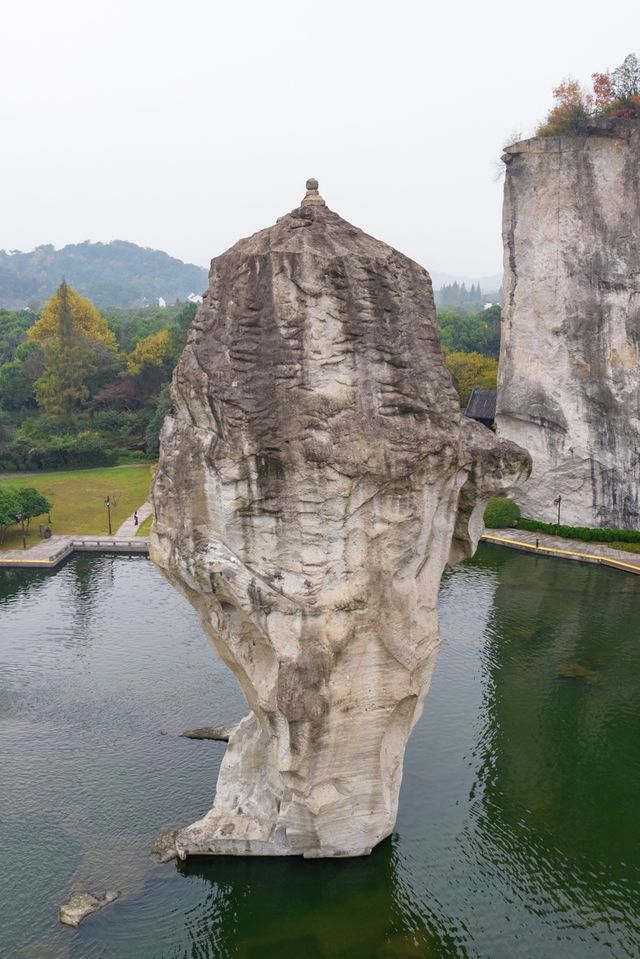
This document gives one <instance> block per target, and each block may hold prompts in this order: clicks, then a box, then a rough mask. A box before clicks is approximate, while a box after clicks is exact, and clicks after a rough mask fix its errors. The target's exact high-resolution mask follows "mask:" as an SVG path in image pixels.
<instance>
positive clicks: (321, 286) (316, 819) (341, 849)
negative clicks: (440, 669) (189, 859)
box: [151, 181, 530, 858]
mask: <svg viewBox="0 0 640 959" xmlns="http://www.w3.org/2000/svg"><path fill="white" fill-rule="evenodd" d="M307 187H308V191H307V195H306V197H305V198H304V200H303V202H302V204H301V206H300V207H299V208H298V209H296V210H294V211H293V212H292V213H290V214H288V215H287V216H284V217H282V218H281V219H280V220H279V221H278V222H277V224H276V225H275V226H273V227H271V228H270V229H267V230H263V231H262V232H260V233H257V234H255V235H254V236H252V237H250V238H249V239H246V240H241V241H240V242H239V243H237V244H236V245H235V246H234V247H232V248H231V249H230V250H228V251H227V252H226V253H224V254H223V255H222V256H219V257H218V258H217V259H215V260H213V262H212V264H211V271H210V285H209V290H208V292H207V293H206V294H205V297H204V302H203V305H202V307H201V308H200V309H199V311H198V314H197V316H196V318H195V320H194V322H193V324H192V327H191V330H190V333H189V339H188V343H187V346H186V348H185V351H184V353H183V355H182V358H181V360H180V363H179V365H178V368H177V370H176V372H175V375H174V380H173V386H172V395H173V410H172V412H171V413H170V414H169V415H168V416H167V418H166V420H165V424H164V428H163V431H162V440H161V456H160V463H159V466H158V470H157V472H156V476H155V481H154V488H153V501H154V509H155V521H154V525H153V530H152V533H151V555H152V558H153V559H154V560H155V562H156V563H158V565H159V566H160V567H161V568H162V569H163V570H164V571H165V573H166V575H167V576H168V577H169V579H170V580H171V581H172V582H173V583H174V584H175V585H177V586H178V587H179V588H180V589H181V590H182V591H183V593H184V594H185V595H186V596H187V597H188V599H189V600H190V601H191V602H192V603H193V605H194V606H195V607H196V609H197V610H198V611H199V613H200V617H201V620H202V623H203V626H204V629H205V630H206V632H207V635H208V636H209V638H210V639H211V641H212V642H213V644H214V646H215V648H216V649H217V651H218V653H219V654H220V656H221V657H222V659H223V660H224V662H225V663H226V664H227V665H228V666H229V667H230V668H231V669H232V670H233V672H234V673H235V675H236V677H237V679H238V681H239V683H240V685H241V687H242V690H243V692H244V695H245V697H246V699H247V701H248V703H249V706H250V707H251V713H250V714H249V715H248V716H247V717H246V718H245V719H244V720H243V721H242V722H241V723H240V724H239V725H238V726H237V727H236V728H235V729H234V730H233V732H232V733H231V736H230V738H229V745H228V747H227V750H226V752H225V756H224V759H223V761H222V764H221V767H220V774H219V777H218V784H217V788H216V795H215V802H214V805H213V808H212V809H211V811H210V812H209V813H207V814H206V815H205V816H204V818H203V819H201V820H199V821H198V822H196V823H194V824H193V825H192V826H189V827H187V828H186V829H183V830H181V831H180V832H179V833H178V835H177V837H176V847H177V850H178V854H179V855H180V856H181V857H182V858H184V857H185V856H187V855H191V854H193V855H196V854H197V855H203V854H204V855H206V854H225V855H245V854H246V855H291V854H302V855H304V856H353V855H360V854H365V853H368V852H370V850H371V849H372V847H373V846H374V845H375V844H376V843H378V842H380V840H382V839H384V837H385V836H388V835H389V833H390V832H391V831H392V829H393V826H394V823H395V819H396V812H397V807H398V793H399V789H400V782H401V778H402V763H403V758H404V750H405V745H406V741H407V738H408V736H409V733H410V732H411V729H412V728H413V726H414V724H415V722H416V720H417V719H418V717H419V716H420V713H421V711H422V704H423V700H424V697H425V694H426V692H427V689H428V687H429V683H430V681H431V675H432V672H433V668H434V666H435V661H436V655H437V650H438V646H439V642H440V640H439V636H438V624H437V615H436V602H437V594H438V588H439V585H440V577H441V574H442V571H443V568H444V566H445V565H446V563H447V562H456V561H458V560H459V559H462V558H463V557H467V556H470V555H471V554H472V553H473V551H474V549H475V547H476V544H477V540H478V537H479V535H480V533H481V531H482V515H483V509H484V504H485V503H486V500H487V499H488V498H489V497H490V496H492V495H493V494H495V493H496V492H498V491H499V492H504V491H505V490H508V489H509V488H510V487H511V486H512V485H513V484H514V483H515V482H516V481H517V480H519V479H520V478H521V477H522V475H523V474H524V473H526V472H527V470H528V469H529V466H530V464H529V459H528V456H527V454H526V453H525V451H524V450H522V449H520V448H519V447H517V446H515V445H514V444H512V443H509V442H508V441H505V440H498V439H497V438H496V437H495V435H494V434H493V433H492V432H491V431H490V430H487V429H485V428H484V427H482V426H480V425H478V424H477V423H474V422H472V421H471V420H467V419H464V418H463V419H461V416H460V408H459V403H458V397H457V395H456V392H455V390H454V387H453V385H452V382H451V377H450V375H449V373H448V372H447V369H446V366H445V363H444V358H443V353H442V348H441V345H440V340H439V336H438V332H437V327H436V322H435V310H434V303H433V293H432V288H431V281H430V279H429V276H428V274H427V273H426V271H425V270H424V269H423V268H422V267H420V266H418V265H417V264H416V263H413V262H412V261H411V260H408V259H407V258H406V257H404V256H402V255H401V254H400V253H398V252H397V251H396V250H393V249H392V248H391V247H389V246H386V245H385V244H384V243H381V242H379V241H378V240H374V239H373V238H372V237H370V236H367V235H366V234H365V233H363V232H362V231H361V230H358V229H356V227H354V226H351V225H350V224H349V223H346V222H345V221H344V220H342V219H341V218H340V217H339V216H338V215H337V214H336V213H333V212H332V211H331V210H329V209H328V208H327V207H326V205H325V203H324V201H323V200H322V198H321V197H320V196H319V193H318V188H317V183H316V182H315V181H309V182H308V184H307Z"/></svg>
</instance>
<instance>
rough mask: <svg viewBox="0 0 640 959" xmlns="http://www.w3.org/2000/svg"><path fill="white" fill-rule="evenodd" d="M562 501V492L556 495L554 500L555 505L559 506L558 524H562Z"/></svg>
mask: <svg viewBox="0 0 640 959" xmlns="http://www.w3.org/2000/svg"><path fill="white" fill-rule="evenodd" d="M561 502H562V496H561V495H560V493H558V495H557V496H556V498H555V499H554V501H553V505H554V506H557V507H558V526H559V525H560V503H561Z"/></svg>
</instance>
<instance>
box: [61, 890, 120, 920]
mask: <svg viewBox="0 0 640 959" xmlns="http://www.w3.org/2000/svg"><path fill="white" fill-rule="evenodd" d="M119 898H120V893H119V892H113V891H108V892H105V893H104V895H102V896H94V895H92V893H90V892H79V893H76V894H75V895H74V896H71V898H70V899H68V900H67V902H64V903H63V904H62V905H61V906H60V909H59V911H58V918H59V919H60V922H63V923H64V924H65V925H67V926H74V927H76V926H79V925H80V923H81V922H82V920H83V919H85V918H86V917H87V916H90V915H91V913H92V912H97V911H98V909H103V908H104V906H108V905H109V903H110V902H115V901H116V899H119Z"/></svg>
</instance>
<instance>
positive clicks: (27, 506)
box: [15, 486, 53, 529]
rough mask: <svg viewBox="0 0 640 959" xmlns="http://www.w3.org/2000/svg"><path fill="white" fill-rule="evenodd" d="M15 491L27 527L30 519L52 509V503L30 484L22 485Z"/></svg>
mask: <svg viewBox="0 0 640 959" xmlns="http://www.w3.org/2000/svg"><path fill="white" fill-rule="evenodd" d="M15 493H16V497H17V500H18V503H19V506H20V512H21V513H22V517H23V519H24V520H25V522H26V524H27V529H28V528H29V523H30V522H31V520H32V519H34V518H35V517H36V516H43V515H44V514H45V513H50V512H51V510H52V509H53V503H50V502H49V500H48V499H47V498H46V496H43V495H42V493H41V492H40V491H39V490H37V489H33V487H31V486H22V487H20V488H19V489H17V490H16V491H15Z"/></svg>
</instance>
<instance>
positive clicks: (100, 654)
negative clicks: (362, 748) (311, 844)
mask: <svg viewBox="0 0 640 959" xmlns="http://www.w3.org/2000/svg"><path fill="white" fill-rule="evenodd" d="M639 587H640V583H638V581H636V580H632V578H631V577H624V576H622V575H621V574H619V573H617V572H612V571H607V570H600V569H597V568H596V567H580V566H578V565H574V564H564V565H563V564H562V563H559V562H555V561H551V560H546V559H545V560H542V559H541V558H539V557H529V556H525V555H523V554H515V553H513V552H510V551H508V550H500V549H498V548H495V547H487V548H483V549H482V550H481V551H480V553H479V555H478V557H477V558H476V559H474V560H472V561H471V562H470V563H468V564H466V565H464V566H461V567H457V568H456V569H454V570H452V571H450V572H449V573H448V574H447V575H446V576H445V579H444V582H443V588H442V591H441V597H440V619H441V628H442V636H443V647H442V651H441V655H440V660H439V663H438V667H437V670H436V674H435V678H434V682H433V685H432V690H431V692H430V694H429V697H428V699H427V701H426V707H425V711H424V715H423V717H422V719H421V720H420V722H419V723H418V725H417V727H416V729H415V731H414V734H413V736H412V739H411V741H410V744H409V748H408V750H407V756H406V762H405V776H404V780H403V787H402V794H401V803H400V812H399V817H398V825H397V831H396V834H395V835H394V837H392V839H391V840H388V841H386V842H385V843H383V844H381V846H380V847H379V848H378V849H376V850H375V851H374V853H373V854H372V856H371V857H370V858H368V859H366V860H349V861H339V862H316V861H313V862H305V861H302V860H284V861H283V860H250V861H243V860H228V859H217V860H214V861H194V862H190V863H188V864H185V865H182V864H181V865H178V866H177V865H176V864H175V863H169V864H167V865H164V866H160V865H158V864H157V863H155V862H154V861H153V860H152V859H151V858H150V856H149V855H148V852H149V849H150V847H151V844H152V842H153V840H154V839H155V836H156V834H157V832H158V831H159V829H160V828H162V827H165V826H171V825H180V824H181V823H184V822H186V821H191V820H193V819H195V818H197V817H198V816H199V815H201V814H202V813H203V812H204V811H206V809H207V808H208V807H209V805H210V802H211V797H212V792H213V787H214V783H215V779H216V776H217V770H218V766H219V763H220V760H221V758H222V755H223V750H224V747H223V745H222V744H219V743H212V742H195V741H189V740H184V739H180V738H179V736H178V735H177V734H178V733H179V732H181V731H182V730H183V729H185V728H189V727H194V726H198V725H203V724H210V723H214V722H221V723H227V722H233V721H235V720H237V719H238V718H240V716H241V715H242V714H243V712H244V709H245V707H244V704H243V700H242V697H241V696H240V694H239V692H238V689H237V687H236V685H235V682H234V680H233V678H232V677H231V676H230V675H229V674H228V673H227V672H226V670H225V669H224V668H223V667H222V665H221V664H220V663H219V662H218V660H217V659H216V657H215V655H214V654H213V651H212V649H211V647H210V646H209V645H208V643H207V642H206V641H205V640H204V638H203V636H202V633H201V629H200V627H199V625H198V622H197V618H196V616H195V614H194V612H193V610H192V609H191V608H190V607H189V606H188V604H187V603H186V602H185V601H184V600H183V599H182V597H181V596H179V595H178V593H177V592H175V591H174V590H173V589H171V587H170V586H169V585H168V584H167V583H166V582H165V581H164V580H163V579H162V577H161V576H160V575H159V573H158V572H157V571H156V570H155V568H154V567H153V566H152V565H151V564H150V563H149V562H148V561H146V560H145V559H142V558H139V557H132V558H125V557H76V558H75V559H74V560H73V561H72V562H70V563H68V564H67V565H66V566H65V567H64V568H63V569H62V570H60V571H59V572H58V573H57V574H56V575H50V574H42V573H27V574H25V573H17V574H15V573H10V574H7V573H2V574H0V755H1V756H2V760H3V770H2V787H1V788H0V834H1V836H0V843H1V848H2V850H3V853H4V857H3V867H4V868H3V871H2V873H1V874H0V928H2V930H3V932H2V937H1V938H0V956H2V957H3V959H4V957H7V959H9V957H10V959H32V957H34V959H35V957H38V959H41V957H44V956H46V957H47V959H58V957H60V959H93V957H94V956H95V957H103V956H104V957H107V956H108V957H110V959H111V957H122V959H129V957H132V959H133V957H135V959H146V957H149V959H151V957H153V959H158V957H160V959H165V957H167V959H168V957H171V959H177V957H185V959H187V957H189V959H192V957H194V956H197V957H215V959H221V957H226V956H229V957H232V956H233V957H246V959H254V957H258V956H259V957H260V959H269V957H271V956H273V957H277V959H287V957H288V956H295V957H296V959H299V957H300V956H304V957H305V959H314V957H316V956H318V957H323V959H326V957H331V959H333V957H342V956H345V957H347V956H348V957H349V959H372V957H373V959H376V957H377V959H389V957H397V959H400V957H405V959H408V957H414V956H421V957H423V956H424V957H467V956H468V957H486V959H512V957H513V956H516V955H517V956H518V957H519V959H522V957H524V959H529V957H530V959H534V957H535V959H539V957H546V956H549V957H553V959H555V957H556V956H562V957H569V959H572V957H576V959H582V957H586V959H589V957H600V956H605V955H606V956H614V957H617V956H620V957H626V956H636V955H637V954H639V953H640V928H639V922H638V901H639V899H640V896H639V893H640V842H639V840H640V824H639V823H638V817H637V808H638V800H639V799H640V770H639V769H638V766H637V763H635V762H633V757H634V756H635V755H636V750H637V742H638V739H639V734H640V696H639V695H638V693H639V692H640V690H639V686H640V680H639V677H640V662H639V658H640V644H638V643H637V622H638V621H640V588H639ZM162 732H164V733H166V735H162ZM7 786H8V788H7ZM76 886H87V887H89V888H93V889H94V890H95V891H102V889H103V888H104V887H105V886H115V887H117V888H120V889H122V891H123V897H122V899H120V900H119V901H118V902H116V903H114V904H112V905H111V906H109V907H107V908H105V909H104V910H103V911H101V912H99V913H96V914H95V915H93V916H90V917H89V918H88V919H86V920H85V922H84V923H83V924H82V925H81V926H80V928H79V929H78V930H76V931H73V930H70V929H66V928H62V927H59V926H58V924H57V922H56V916H57V907H58V905H59V903H60V902H61V901H62V900H63V899H64V898H66V896H67V895H68V894H69V892H70V890H71V889H73V888H75V887H76Z"/></svg>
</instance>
